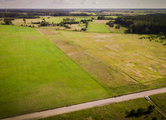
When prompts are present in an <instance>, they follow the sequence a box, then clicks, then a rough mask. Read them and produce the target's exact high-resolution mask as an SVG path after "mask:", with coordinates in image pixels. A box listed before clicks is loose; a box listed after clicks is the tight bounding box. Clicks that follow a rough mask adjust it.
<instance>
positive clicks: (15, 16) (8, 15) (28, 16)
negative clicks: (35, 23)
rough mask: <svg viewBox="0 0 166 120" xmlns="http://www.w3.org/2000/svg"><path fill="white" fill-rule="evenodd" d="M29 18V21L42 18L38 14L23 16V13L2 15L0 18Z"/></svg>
mask: <svg viewBox="0 0 166 120" xmlns="http://www.w3.org/2000/svg"><path fill="white" fill-rule="evenodd" d="M5 17H7V18H27V19H33V18H40V17H39V16H36V14H33V13H28V14H21V13H12V12H11V13H1V14H0V18H5Z"/></svg>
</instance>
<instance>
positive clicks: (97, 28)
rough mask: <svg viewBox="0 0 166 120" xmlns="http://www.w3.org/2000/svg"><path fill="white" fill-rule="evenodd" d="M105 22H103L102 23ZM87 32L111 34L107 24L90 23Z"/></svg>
mask: <svg viewBox="0 0 166 120" xmlns="http://www.w3.org/2000/svg"><path fill="white" fill-rule="evenodd" d="M98 21H100V20H98ZM102 22H103V21H102ZM87 32H95V33H109V31H108V29H107V28H106V25H105V23H97V22H96V21H95V22H89V25H88V29H87Z"/></svg>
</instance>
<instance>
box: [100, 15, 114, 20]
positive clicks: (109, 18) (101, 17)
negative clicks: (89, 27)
mask: <svg viewBox="0 0 166 120" xmlns="http://www.w3.org/2000/svg"><path fill="white" fill-rule="evenodd" d="M97 19H98V20H114V18H112V17H105V16H98V18H97Z"/></svg>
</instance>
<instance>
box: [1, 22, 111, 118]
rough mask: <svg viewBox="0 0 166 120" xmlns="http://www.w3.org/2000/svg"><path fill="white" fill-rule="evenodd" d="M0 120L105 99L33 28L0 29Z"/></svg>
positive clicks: (84, 74) (94, 83) (89, 79)
mask: <svg viewBox="0 0 166 120" xmlns="http://www.w3.org/2000/svg"><path fill="white" fill-rule="evenodd" d="M0 37H1V44H0V106H1V107H0V118H4V117H9V116H14V115H19V114H25V113H29V112H34V111H41V110H46V109H51V108H55V107H61V106H68V105H71V104H77V103H82V102H87V101H92V100H96V99H102V98H106V97H108V93H107V91H106V90H105V89H104V88H103V87H102V86H101V85H100V84H99V83H98V82H97V81H96V80H95V79H93V78H92V77H91V76H90V75H89V74H88V73H87V72H85V71H84V70H83V69H82V68H81V67H80V66H79V65H77V64H76V63H75V62H74V61H73V60H71V59H70V58H69V57H67V56H66V55H65V54H64V53H63V52H62V51H61V50H60V49H58V48H57V47H56V46H55V45H53V44H52V43H51V42H50V41H49V40H47V39H46V38H45V37H44V36H43V35H42V34H40V33H39V32H38V31H36V29H34V28H27V27H19V26H5V25H4V26H0Z"/></svg>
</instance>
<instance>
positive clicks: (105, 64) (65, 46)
mask: <svg viewBox="0 0 166 120" xmlns="http://www.w3.org/2000/svg"><path fill="white" fill-rule="evenodd" d="M38 31H40V32H41V33H43V34H44V35H45V36H46V37H47V38H48V39H49V40H50V41H51V42H53V43H54V44H55V45H56V46H58V47H59V48H60V49H61V50H62V51H63V52H64V53H66V54H67V55H68V56H69V57H70V58H72V59H73V60H74V61H75V62H76V63H78V64H79V65H80V66H82V67H83V68H84V69H85V70H86V71H87V72H88V73H89V74H91V76H93V77H94V78H95V79H96V80H97V81H98V82H99V83H100V84H101V85H102V86H103V87H104V88H105V89H107V90H108V91H109V94H110V96H117V95H122V94H127V93H132V92H139V91H143V90H148V89H154V88H160V87H165V86H166V65H165V61H166V47H165V46H163V45H162V44H161V43H157V42H154V41H153V42H151V41H149V40H147V39H144V40H140V39H139V37H140V35H135V34H124V33H123V34H119V33H118V34H117V33H86V32H70V31H56V30H55V29H48V28H45V29H42V28H41V29H38Z"/></svg>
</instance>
